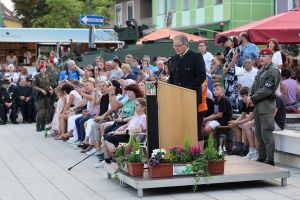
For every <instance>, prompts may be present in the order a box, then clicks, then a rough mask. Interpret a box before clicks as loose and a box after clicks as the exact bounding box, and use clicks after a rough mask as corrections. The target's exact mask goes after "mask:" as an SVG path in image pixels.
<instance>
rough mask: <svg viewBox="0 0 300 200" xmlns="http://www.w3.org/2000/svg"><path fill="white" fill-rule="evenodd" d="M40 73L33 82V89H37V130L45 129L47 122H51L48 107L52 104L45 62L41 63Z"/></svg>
mask: <svg viewBox="0 0 300 200" xmlns="http://www.w3.org/2000/svg"><path fill="white" fill-rule="evenodd" d="M39 70H40V73H39V74H38V75H36V76H35V80H34V82H33V89H34V90H36V91H37V102H36V110H37V112H38V113H37V116H36V131H42V130H44V129H45V124H46V123H49V121H50V118H49V113H48V108H49V105H50V90H51V86H50V77H49V75H48V74H46V66H45V65H44V64H40V65H39Z"/></svg>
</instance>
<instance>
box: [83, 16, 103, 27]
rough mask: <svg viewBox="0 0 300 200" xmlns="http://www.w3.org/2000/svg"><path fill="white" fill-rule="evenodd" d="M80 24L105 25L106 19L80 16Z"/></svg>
mask: <svg viewBox="0 0 300 200" xmlns="http://www.w3.org/2000/svg"><path fill="white" fill-rule="evenodd" d="M80 24H87V25H104V17H103V16H94V15H80Z"/></svg>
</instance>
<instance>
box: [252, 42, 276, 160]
mask: <svg viewBox="0 0 300 200" xmlns="http://www.w3.org/2000/svg"><path fill="white" fill-rule="evenodd" d="M272 54H273V52H272V50H271V49H269V48H263V49H262V50H261V51H260V52H259V55H260V63H261V65H262V67H261V69H260V70H259V71H258V73H257V76H256V77H255V80H254V83H253V85H252V88H251V90H250V97H251V100H250V102H249V103H251V102H253V103H254V104H255V110H254V124H255V135H256V138H257V140H258V142H259V158H258V161H259V162H265V163H266V164H270V165H274V149H275V142H274V138H273V130H274V126H275V125H274V124H275V122H274V111H275V108H276V100H275V92H276V89H277V87H278V85H279V82H280V72H279V69H278V68H276V67H274V65H273V63H272Z"/></svg>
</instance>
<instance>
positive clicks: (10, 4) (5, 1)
mask: <svg viewBox="0 0 300 200" xmlns="http://www.w3.org/2000/svg"><path fill="white" fill-rule="evenodd" d="M0 1H1V3H3V4H4V5H5V6H6V7H7V8H8V9H9V10H11V11H13V9H14V4H13V2H12V1H11V0H0Z"/></svg>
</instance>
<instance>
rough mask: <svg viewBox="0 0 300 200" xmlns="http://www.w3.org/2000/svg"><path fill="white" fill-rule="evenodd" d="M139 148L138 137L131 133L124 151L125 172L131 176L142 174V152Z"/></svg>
mask: <svg viewBox="0 0 300 200" xmlns="http://www.w3.org/2000/svg"><path fill="white" fill-rule="evenodd" d="M140 148H141V146H140V140H139V138H135V137H134V136H133V135H131V136H130V139H129V143H128V144H127V145H126V146H125V152H124V157H125V158H124V161H126V166H127V173H128V174H130V175H131V176H143V174H144V163H143V153H142V151H141V150H140Z"/></svg>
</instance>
